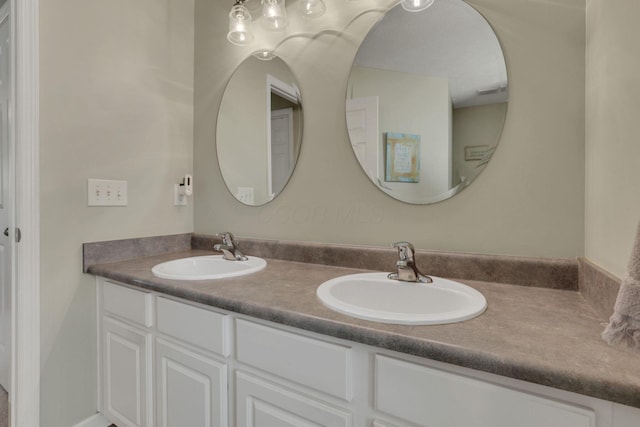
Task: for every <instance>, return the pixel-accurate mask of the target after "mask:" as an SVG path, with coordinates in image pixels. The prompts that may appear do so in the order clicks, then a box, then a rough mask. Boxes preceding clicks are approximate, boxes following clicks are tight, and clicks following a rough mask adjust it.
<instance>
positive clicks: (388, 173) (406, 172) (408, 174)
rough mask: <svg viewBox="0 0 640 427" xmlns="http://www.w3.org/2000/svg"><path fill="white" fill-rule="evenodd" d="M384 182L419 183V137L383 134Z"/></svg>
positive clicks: (394, 133)
mask: <svg viewBox="0 0 640 427" xmlns="http://www.w3.org/2000/svg"><path fill="white" fill-rule="evenodd" d="M384 140H385V146H386V151H385V152H386V162H385V181H387V182H420V135H413V134H410V133H397V132H385V134H384Z"/></svg>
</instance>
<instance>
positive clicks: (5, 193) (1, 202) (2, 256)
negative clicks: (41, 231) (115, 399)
mask: <svg viewBox="0 0 640 427" xmlns="http://www.w3.org/2000/svg"><path fill="white" fill-rule="evenodd" d="M8 6H9V5H8V2H7V3H5V5H4V6H3V8H2V9H1V10H2V12H0V140H1V144H0V145H1V148H0V169H1V171H0V181H2V182H1V184H0V385H2V386H3V387H4V388H5V390H7V391H9V392H10V391H11V390H9V387H10V380H11V280H12V276H11V275H12V239H13V238H14V230H13V227H12V214H11V212H12V211H11V209H12V208H13V203H12V201H13V200H12V199H13V179H12V178H13V167H12V162H11V156H12V154H13V153H12V150H11V144H10V138H11V133H10V127H9V109H10V107H11V104H10V102H11V97H10V95H11V81H10V77H11V73H10V69H11V67H10V65H11V63H10V60H11V54H10V50H9V47H10V44H9V43H10V40H9V37H10V34H11V32H10V19H9V13H8V10H9V9H8Z"/></svg>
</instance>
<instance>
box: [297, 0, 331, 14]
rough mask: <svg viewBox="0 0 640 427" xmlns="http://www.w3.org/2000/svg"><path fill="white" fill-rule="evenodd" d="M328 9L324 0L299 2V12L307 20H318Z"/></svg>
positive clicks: (302, 0) (303, 0)
mask: <svg viewBox="0 0 640 427" xmlns="http://www.w3.org/2000/svg"><path fill="white" fill-rule="evenodd" d="M326 10H327V7H326V6H325V5H324V2H323V1H322V0H299V1H298V11H299V12H300V14H301V15H302V16H303V17H305V18H317V17H319V16H322V15H324V12H325V11H326Z"/></svg>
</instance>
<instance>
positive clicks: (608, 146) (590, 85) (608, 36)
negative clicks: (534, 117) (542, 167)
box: [585, 0, 640, 277]
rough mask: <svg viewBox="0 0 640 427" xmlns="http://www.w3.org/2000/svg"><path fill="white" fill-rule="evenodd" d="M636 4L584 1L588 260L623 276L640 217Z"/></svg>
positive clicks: (639, 63) (638, 6)
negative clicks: (585, 25) (585, 26)
mask: <svg viewBox="0 0 640 427" xmlns="http://www.w3.org/2000/svg"><path fill="white" fill-rule="evenodd" d="M638 16H640V2H638V1H637V0H616V1H613V2H612V1H605V0H587V60H586V64H587V84H586V93H587V109H586V111H587V115H586V117H587V132H586V133H587V148H586V149H587V161H586V165H587V166H586V171H587V173H586V212H585V213H586V227H585V236H586V256H587V257H588V258H589V259H590V260H592V261H594V262H595V263H596V264H599V265H601V266H602V267H604V268H605V269H606V270H609V271H610V272H612V273H614V274H615V275H617V276H619V277H622V276H624V274H625V272H626V264H627V260H628V259H629V253H630V251H631V247H632V244H633V238H634V235H635V230H636V227H637V225H638V220H639V219H640V176H638V170H640V166H639V165H640V160H639V159H640V120H639V118H640V108H638V105H639V103H640V84H638V70H639V69H640V43H638V39H640V29H639V27H638V22H637V21H638V19H637V18H638Z"/></svg>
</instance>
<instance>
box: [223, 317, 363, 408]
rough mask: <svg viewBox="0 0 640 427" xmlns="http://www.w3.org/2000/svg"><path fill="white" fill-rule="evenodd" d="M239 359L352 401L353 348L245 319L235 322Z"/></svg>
mask: <svg viewBox="0 0 640 427" xmlns="http://www.w3.org/2000/svg"><path fill="white" fill-rule="evenodd" d="M236 334H237V335H236V345H237V349H236V350H237V358H238V361H240V362H242V363H246V364H247V365H251V366H254V367H256V368H259V369H263V370H265V371H267V372H270V373H272V374H275V375H278V376H280V377H282V378H286V379H288V380H291V381H294V382H297V383H299V384H302V385H305V386H307V387H311V388H314V389H316V390H319V391H322V392H325V393H328V394H330V395H332V396H336V397H339V398H341V399H344V400H347V401H350V400H351V382H352V380H351V378H352V375H353V372H352V371H353V369H352V368H351V349H350V348H348V347H343V346H340V345H336V344H329V343H327V342H324V341H320V340H315V339H312V338H307V337H303V336H301V335H297V334H293V333H290V332H285V331H281V330H279V329H275V328H270V327H267V326H263V325H259V324H256V323H252V322H247V321H245V320H240V319H239V320H237V321H236Z"/></svg>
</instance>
